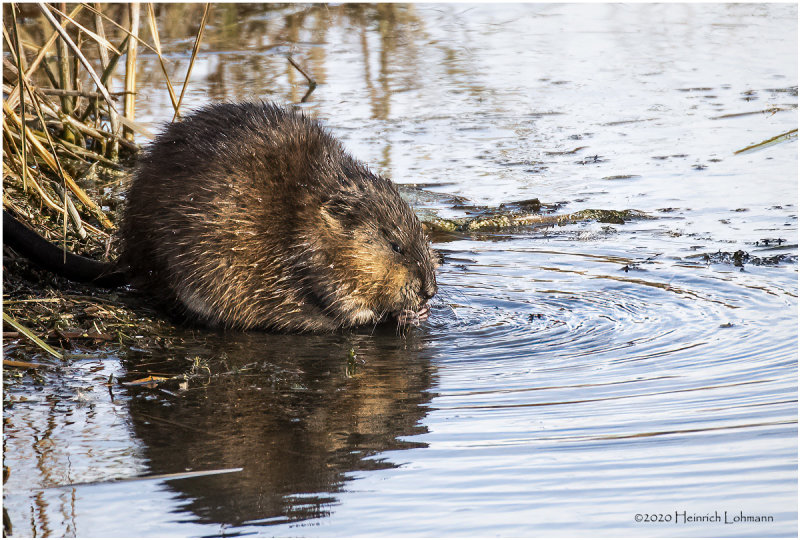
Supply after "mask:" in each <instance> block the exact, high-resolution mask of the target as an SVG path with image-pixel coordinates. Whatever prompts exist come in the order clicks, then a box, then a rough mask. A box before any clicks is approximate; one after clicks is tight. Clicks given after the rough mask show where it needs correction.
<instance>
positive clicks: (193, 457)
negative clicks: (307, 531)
mask: <svg viewBox="0 0 800 540" xmlns="http://www.w3.org/2000/svg"><path fill="white" fill-rule="evenodd" d="M382 331H383V332H384V333H385V335H381V330H379V331H378V334H377V335H372V336H369V335H364V336H351V337H350V338H344V337H321V336H320V337H309V336H306V337H300V338H298V337H292V336H266V335H259V334H252V335H232V336H229V337H227V338H225V339H219V340H218V341H216V343H213V344H212V345H211V346H210V347H209V351H208V353H209V354H210V355H211V357H212V358H217V360H215V361H213V362H212V366H211V367H210V373H211V374H210V375H209V376H208V377H200V379H199V380H198V382H194V383H192V384H191V385H190V388H189V389H188V390H186V391H182V392H179V394H178V395H177V396H174V397H173V396H165V395H164V394H159V393H158V392H153V391H146V390H145V391H140V392H136V393H135V394H134V396H133V398H132V399H131V402H130V416H131V420H132V424H133V429H134V433H135V435H136V437H137V438H138V439H139V440H140V441H141V442H142V444H143V450H142V451H143V454H144V457H145V458H146V460H147V463H148V468H149V470H150V472H151V473H153V474H160V473H173V472H176V471H184V470H187V471H202V470H210V469H222V468H235V467H242V468H243V471H242V472H239V473H233V474H224V475H216V476H206V477H201V478H195V479H189V480H175V481H171V482H169V485H170V486H171V489H172V490H174V491H175V492H176V494H177V496H178V497H179V498H180V500H181V501H183V502H181V503H180V504H179V505H178V507H179V508H181V509H182V510H184V511H190V512H191V513H192V514H194V515H195V516H197V518H198V519H199V520H200V521H201V522H206V523H220V524H226V525H241V524H244V523H251V524H252V523H254V522H255V523H277V522H281V521H283V520H298V519H307V518H313V517H321V516H325V515H327V513H328V511H329V508H330V506H331V505H333V504H335V502H336V496H335V493H336V492H338V491H339V490H340V489H341V488H342V485H343V484H344V482H345V480H347V479H348V478H350V477H351V476H352V473H353V472H354V471H363V470H371V469H385V468H391V467H396V466H397V464H395V463H391V462H388V461H385V460H383V459H377V460H371V459H370V457H371V456H374V455H375V454H378V453H380V452H385V451H388V450H400V449H405V448H415V447H420V446H422V447H424V446H425V445H424V444H422V443H412V442H404V441H403V440H401V438H402V437H407V436H412V435H418V434H421V433H425V432H426V430H425V428H424V427H422V426H421V425H420V420H421V419H422V418H423V416H424V415H425V413H426V410H427V408H426V407H425V405H426V404H427V403H428V401H429V400H430V394H429V388H430V387H431V385H432V384H433V381H432V368H431V366H430V363H429V360H428V359H427V358H426V353H425V351H424V349H422V348H421V347H420V343H419V340H418V338H417V337H416V335H415V333H414V332H411V333H410V334H408V335H407V336H405V337H398V336H395V335H394V334H392V333H391V331H389V330H386V329H383V330H382ZM351 351H352V353H351ZM147 363H148V366H149V367H150V369H152V370H154V371H161V370H164V369H168V368H169V363H168V362H166V363H160V362H159V361H158V359H154V358H151V359H149V360H148V362H147ZM132 367H134V366H132ZM222 370H224V371H227V372H234V373H235V374H234V375H224V376H219V375H216V376H215V375H214V374H216V373H219V371H222Z"/></svg>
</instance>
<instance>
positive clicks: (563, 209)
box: [4, 4, 798, 536]
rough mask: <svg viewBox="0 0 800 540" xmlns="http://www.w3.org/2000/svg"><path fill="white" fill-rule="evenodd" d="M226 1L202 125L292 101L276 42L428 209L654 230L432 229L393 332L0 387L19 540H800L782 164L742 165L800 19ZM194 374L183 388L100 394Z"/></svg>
mask: <svg viewBox="0 0 800 540" xmlns="http://www.w3.org/2000/svg"><path fill="white" fill-rule="evenodd" d="M173 9H176V10H177V9H179V8H173ZM180 9H185V10H186V13H184V14H183V15H182V16H181V17H180V18H176V17H173V18H169V17H168V16H169V14H170V11H169V9H168V8H166V7H164V8H163V10H164V13H162V15H161V17H160V23H161V24H162V25H163V26H164V36H162V37H165V42H166V43H165V48H166V50H167V51H168V56H169V57H170V58H171V60H172V61H173V63H174V64H175V67H174V68H173V69H174V70H175V72H176V73H183V71H182V70H185V67H186V61H187V52H188V50H190V49H191V45H192V42H191V40H188V41H187V40H186V39H185V36H186V35H191V34H192V32H193V31H194V30H191V29H188V30H187V29H186V28H184V26H185V25H186V24H188V23H187V22H186V21H191V20H194V19H193V18H192V17H194V15H195V14H196V13H194V12H193V11H192V7H191V6H189V7H183V8H180ZM215 10H216V12H215V15H214V18H212V22H213V25H212V26H211V27H210V28H209V37H208V42H207V43H208V45H207V46H206V49H205V50H204V51H203V53H202V55H201V57H200V59H199V61H198V64H197V66H196V68H195V72H194V73H195V75H194V76H193V78H192V81H193V82H192V84H191V86H190V87H189V91H188V93H187V98H188V100H189V105H190V106H194V105H198V104H201V103H205V102H207V101H209V100H219V99H224V98H231V99H232V98H236V99H241V98H243V97H248V96H249V97H264V98H270V99H276V100H278V101H281V102H297V101H299V99H300V98H301V97H302V95H303V93H304V91H305V89H304V86H303V83H304V81H303V80H302V78H301V77H300V76H298V75H297V74H296V73H294V72H292V71H291V68H289V67H287V65H286V61H285V57H284V56H282V55H283V54H285V53H286V52H288V51H289V49H290V47H288V46H280V47H277V48H275V47H271V45H273V44H280V43H286V42H287V40H290V41H292V42H294V45H293V46H292V47H291V50H292V51H293V54H294V57H295V58H297V59H298V60H300V61H301V62H302V63H303V64H304V65H305V66H306V67H307V68H308V69H309V70H310V71H311V72H312V73H313V74H314V76H315V77H316V78H317V80H318V81H319V82H320V83H321V84H320V87H319V88H318V89H317V90H316V91H315V92H314V93H313V94H311V97H310V99H309V101H308V102H307V103H306V104H304V107H306V108H307V109H308V110H309V111H310V112H311V113H312V114H315V115H317V116H319V117H320V118H322V119H324V121H325V122H326V123H327V124H328V125H329V126H330V127H331V128H332V129H333V130H334V131H335V132H336V133H337V134H338V135H339V136H341V137H342V138H343V139H345V141H346V144H347V145H348V147H350V148H351V149H352V150H353V153H354V154H356V155H357V156H358V157H360V158H362V159H364V160H365V161H368V162H370V163H372V164H374V165H375V166H376V167H378V168H379V169H380V170H382V171H383V172H386V173H387V174H389V175H390V176H391V177H392V178H393V179H395V180H396V181H398V182H400V183H403V184H410V185H414V186H417V187H415V188H413V189H412V188H409V190H408V192H409V196H410V197H411V198H412V200H413V201H414V203H415V204H416V205H417V206H418V208H419V210H420V212H421V213H422V214H423V215H425V216H430V215H438V216H442V217H446V218H450V217H459V216H464V215H469V213H470V212H473V211H474V208H475V207H476V205H484V206H486V205H488V206H492V207H493V206H497V205H499V204H501V203H508V202H513V201H520V200H525V199H530V198H533V197H537V198H539V199H540V200H541V201H542V202H545V203H549V204H551V205H557V206H558V209H557V212H558V213H568V212H574V211H578V210H583V209H589V208H601V209H611V210H624V209H637V210H640V211H643V212H645V213H646V214H647V215H648V216H650V217H651V218H652V219H636V220H633V221H629V222H627V223H624V224H608V223H597V222H593V221H587V222H579V223H573V224H570V225H566V226H560V227H559V226H557V227H539V228H530V229H518V230H505V231H495V232H491V231H485V232H481V233H473V234H466V233H463V234H461V233H459V234H455V233H454V234H445V233H441V234H437V235H435V236H434V247H436V248H437V249H438V250H440V251H441V252H442V253H443V254H444V257H445V264H444V266H443V267H442V269H441V272H440V275H439V281H440V293H439V295H438V296H437V297H436V298H435V300H434V309H433V313H432V316H431V319H430V321H429V322H428V323H426V324H425V325H423V326H422V327H420V328H417V329H413V330H411V331H409V332H407V333H405V334H403V335H398V334H397V332H396V331H395V330H394V329H392V328H379V329H376V330H375V331H373V332H364V333H356V334H346V335H335V336H271V335H266V334H260V333H250V334H233V333H228V334H218V333H214V332H208V331H205V330H201V329H186V330H185V331H183V332H182V333H180V334H178V335H176V336H174V337H173V338H174V341H173V345H172V346H171V347H168V348H167V349H166V350H165V351H164V352H160V353H157V352H153V351H138V352H137V351H114V350H112V351H109V352H108V357H107V358H104V359H102V360H100V361H97V360H83V361H75V363H74V367H75V369H70V370H67V371H66V372H65V373H60V374H53V375H45V380H43V381H39V383H38V384H41V385H42V386H43V388H44V389H45V390H46V391H45V392H43V393H42V394H41V395H35V396H30V393H29V388H25V387H17V386H14V385H9V383H8V381H7V382H6V390H5V398H6V399H5V406H4V410H5V424H4V460H5V463H6V465H8V466H10V467H11V476H10V478H9V481H8V483H7V484H6V486H5V495H4V504H5V508H6V509H7V511H8V514H9V518H10V520H11V522H12V524H13V526H14V529H13V532H14V534H15V535H21V536H44V535H55V536H61V535H82V536H103V535H125V536H153V535H157V536H166V535H182V536H185V535H197V536H200V535H218V534H223V533H227V534H258V535H316V536H320V535H322V536H326V535H334V536H336V535H348V536H349V535H360V534H364V535H381V536H383V535H427V536H449V535H481V536H490V535H526V536H539V535H549V536H569V535H592V536H648V535H660V536H752V535H756V536H795V535H796V534H797V321H798V316H797V288H798V287H797V207H796V204H797V143H796V139H794V140H791V141H789V142H787V143H784V144H781V145H776V146H773V147H770V148H765V149H763V150H760V151H756V152H752V153H744V154H738V155H734V153H733V152H734V151H736V150H738V149H741V148H744V147H746V146H748V145H751V144H754V143H757V142H760V141H762V140H765V139H768V138H770V137H773V136H775V135H778V134H780V133H784V132H787V131H789V130H791V129H796V128H797V109H796V107H797V8H796V6H794V5H776V4H771V5H613V6H610V5H554V6H550V5H513V6H497V5H493V6H474V5H471V6H458V5H423V4H420V5H415V6H411V7H405V6H394V7H391V6H382V7H362V8H359V7H355V6H345V7H336V8H334V7H330V8H327V7H325V6H316V7H312V8H307V7H304V6H291V7H275V8H269V7H264V8H253V7H250V8H244V7H236V6H233V7H230V6H228V7H222V6H218V7H216V8H215ZM196 18H197V19H198V20H199V17H196ZM237 19H239V20H240V22H239V24H238V26H237V25H236V24H235V23H234V22H233V21H236V20H237ZM173 25H174V26H175V27H174V28H173ZM182 25H184V26H182ZM170 36H171V37H170ZM141 61H142V63H143V65H144V66H145V70H144V75H143V81H142V85H143V86H142V88H143V90H142V91H145V90H148V91H152V92H153V99H150V100H146V101H144V102H142V103H141V104H140V107H141V110H140V111H138V114H139V118H140V119H141V120H142V121H145V122H149V123H151V124H152V125H156V123H157V122H158V121H163V120H165V119H167V117H168V116H169V114H168V113H169V110H170V108H169V104H168V102H166V101H164V97H165V95H166V94H165V93H164V92H162V91H161V89H160V87H158V85H160V84H161V83H160V79H159V71H158V69H159V68H158V67H157V65H156V63H155V59H154V58H152V57H150V56H148V55H146V54H145V55H143V57H142V60H141ZM157 87H158V88H157ZM761 111H768V112H761ZM420 188H424V190H425V191H422V192H420V191H418V190H419V189H420ZM764 240H767V242H765V241H764ZM738 250H742V251H744V252H747V254H748V257H749V258H747V257H746V258H745V260H744V261H742V259H741V254H740V255H739V256H735V255H733V254H734V253H735V252H737V251H738ZM742 262H743V264H742ZM195 359H199V360H200V361H201V362H200V364H199V365H200V366H201V367H200V368H198V369H199V373H201V374H205V375H204V376H201V377H199V378H196V379H193V381H192V382H191V383H190V384H189V386H188V388H180V387H165V388H162V389H159V390H150V389H144V388H134V387H131V388H123V389H120V388H119V387H117V388H112V390H111V392H110V393H109V390H108V389H107V388H106V387H105V386H103V385H102V383H103V382H105V381H106V380H107V379H108V376H109V374H112V373H113V374H114V375H116V376H119V377H121V378H123V379H128V380H130V379H135V378H138V377H141V376H142V373H143V372H145V371H147V370H150V371H152V372H155V373H167V374H174V373H181V372H184V371H186V370H187V369H188V367H189V366H190V365H191V364H192V363H193V362H194V361H195ZM202 366H207V369H205V367H202ZM203 370H205V371H203ZM21 395H25V396H27V398H28V400H27V401H18V399H19V396H21ZM239 468H240V469H241V470H240V471H234V472H230V471H228V472H224V473H222V474H218V475H213V476H199V477H194V478H173V479H164V478H158V477H154V476H156V475H168V474H178V473H185V472H186V471H208V470H219V469H239ZM148 476H150V477H153V478H150V479H139V480H135V481H132V482H123V483H112V482H109V481H110V480H112V479H119V478H128V479H129V478H133V477H148ZM79 483H83V484H81V485H76V484H79ZM59 486H61V487H59ZM64 486H66V487H64ZM638 516H642V517H641V519H642V521H641V522H639V521H638V520H637V517H638ZM715 516H718V517H719V518H720V520H721V521H720V522H715V521H712V519H713V518H714V517H715ZM740 516H744V518H747V517H751V518H752V517H754V516H758V517H763V518H764V519H763V520H762V521H755V520H753V519H750V520H743V519H744V518H742V517H740ZM652 518H655V519H656V522H650V521H649V520H650V519H652ZM766 518H769V520H767V519H766ZM659 519H660V520H661V521H658V520H659Z"/></svg>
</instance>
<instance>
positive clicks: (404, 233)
mask: <svg viewBox="0 0 800 540" xmlns="http://www.w3.org/2000/svg"><path fill="white" fill-rule="evenodd" d="M318 220H319V221H317V223H318V224H319V237H318V238H317V239H316V242H314V243H315V244H316V245H315V246H314V250H315V251H316V255H317V257H316V262H317V264H315V266H316V267H317V268H316V269H315V270H316V271H315V272H314V273H315V274H318V276H320V275H324V276H326V278H327V277H329V278H330V280H329V283H326V282H327V281H328V279H322V280H321V281H320V282H321V283H322V286H323V288H322V289H318V291H319V293H321V294H319V293H318V294H317V296H318V297H319V298H320V300H322V303H323V304H324V305H325V306H326V312H327V314H328V315H329V316H331V317H334V318H336V319H337V322H339V323H340V324H341V326H345V327H349V326H359V325H363V324H371V323H376V322H379V321H381V320H385V319H390V318H394V319H396V320H397V321H398V323H400V324H407V323H415V322H418V321H419V320H420V319H424V318H426V317H427V315H428V310H429V306H428V300H430V299H431V298H432V297H433V296H434V295H435V294H436V291H437V287H436V274H435V271H436V268H437V266H438V257H437V256H436V255H435V254H434V252H433V250H432V249H431V247H430V244H429V243H428V238H427V237H426V235H425V232H424V231H423V229H422V224H421V223H420V221H419V219H418V218H417V216H416V215H414V213H413V212H412V211H411V209H410V208H409V206H408V204H406V202H405V201H404V200H403V199H402V198H401V197H400V195H399V193H398V192H397V189H396V188H395V187H394V186H393V185H392V184H391V183H390V182H389V181H388V180H384V179H378V180H377V182H376V183H375V184H374V185H370V186H369V187H368V188H367V189H365V190H364V189H356V190H342V191H341V192H339V193H336V194H335V195H334V196H332V197H331V198H329V199H327V200H325V201H324V202H322V203H321V205H320V207H319V214H318ZM321 265H324V266H325V267H324V268H320V266H321ZM315 288H316V287H315Z"/></svg>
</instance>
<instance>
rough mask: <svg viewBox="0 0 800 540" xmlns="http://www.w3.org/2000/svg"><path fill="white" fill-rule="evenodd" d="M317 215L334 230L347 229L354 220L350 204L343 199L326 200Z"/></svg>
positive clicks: (353, 211)
mask: <svg viewBox="0 0 800 540" xmlns="http://www.w3.org/2000/svg"><path fill="white" fill-rule="evenodd" d="M319 213H320V215H321V216H322V219H323V221H324V222H325V223H327V224H328V225H329V226H330V227H331V228H333V229H335V230H341V229H345V228H347V227H349V226H350V225H352V224H353V223H352V222H353V221H354V218H355V209H354V208H353V204H352V202H351V201H348V200H347V199H346V198H343V197H334V198H332V199H328V200H327V201H325V202H324V203H323V204H322V206H321V207H320V209H319Z"/></svg>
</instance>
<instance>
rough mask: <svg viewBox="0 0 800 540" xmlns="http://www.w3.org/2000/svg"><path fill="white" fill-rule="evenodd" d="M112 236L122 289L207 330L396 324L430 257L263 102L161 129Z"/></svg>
mask: <svg viewBox="0 0 800 540" xmlns="http://www.w3.org/2000/svg"><path fill="white" fill-rule="evenodd" d="M119 238H120V240H121V242H120V247H121V256H120V260H119V262H118V268H121V269H123V270H124V271H125V273H126V275H127V276H129V278H130V281H131V283H132V284H133V285H135V286H136V287H138V288H141V289H144V290H146V291H149V292H150V293H151V294H152V295H153V296H154V297H156V298H158V299H160V300H163V301H164V302H165V303H166V305H167V306H169V307H170V308H172V309H173V310H174V311H178V312H180V313H181V314H183V315H185V316H187V317H189V318H192V319H195V320H198V321H201V322H203V323H206V324H209V325H212V326H221V327H228V328H238V329H249V328H263V329H270V330H279V331H288V332H301V331H332V330H336V329H339V328H348V327H356V326H361V325H366V324H376V323H378V322H381V321H384V320H388V319H390V318H394V319H396V320H397V321H398V322H399V323H410V322H415V321H418V320H420V319H424V318H426V317H427V316H428V313H429V307H428V303H427V301H428V300H429V299H430V298H432V297H433V296H434V295H435V294H436V290H437V288H436V275H435V269H436V266H437V262H436V261H437V258H436V257H435V256H434V253H433V251H432V250H431V248H430V245H429V242H428V239H427V237H426V235H425V232H424V231H423V228H422V225H421V223H420V221H419V219H418V218H417V217H416V215H414V213H413V211H412V210H411V208H410V207H409V206H408V204H407V203H406V202H405V201H404V200H403V199H402V198H401V197H400V194H399V192H398V190H397V187H396V186H395V185H394V184H393V183H392V182H391V181H390V180H388V179H386V178H384V177H382V176H380V175H377V174H375V173H373V172H372V171H370V169H369V168H367V166H366V165H364V164H363V163H361V162H359V161H357V160H356V159H354V158H352V157H351V156H350V155H349V154H348V153H347V152H346V151H345V150H344V148H343V146H342V144H341V143H340V142H339V141H338V140H337V139H335V138H334V137H333V136H332V135H331V134H330V133H328V131H326V130H325V129H324V128H323V127H322V126H321V125H320V124H319V123H318V122H317V121H315V120H312V119H310V118H309V117H307V116H305V115H304V114H302V113H299V112H295V111H291V110H287V109H284V108H281V107H278V106H276V105H274V104H270V103H239V104H233V103H225V104H217V105H210V106H207V107H205V108H202V109H200V110H198V111H195V112H194V113H192V114H191V115H189V116H187V117H186V118H185V119H184V120H183V121H182V122H178V123H173V124H170V125H169V126H168V127H167V128H166V130H165V131H164V132H163V133H162V134H161V135H159V136H158V137H157V138H156V139H155V140H154V141H153V142H152V143H151V144H150V145H149V147H148V148H147V149H146V151H145V153H144V155H143V156H142V157H141V160H140V162H139V164H138V166H137V168H136V170H135V173H134V176H133V180H132V182H131V185H130V189H129V192H128V195H127V205H126V208H125V210H124V213H123V218H122V225H121V227H120V231H119Z"/></svg>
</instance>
